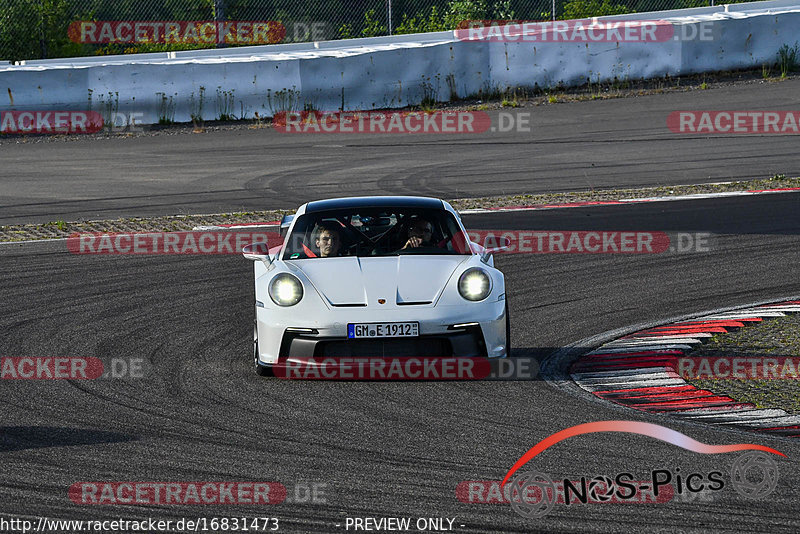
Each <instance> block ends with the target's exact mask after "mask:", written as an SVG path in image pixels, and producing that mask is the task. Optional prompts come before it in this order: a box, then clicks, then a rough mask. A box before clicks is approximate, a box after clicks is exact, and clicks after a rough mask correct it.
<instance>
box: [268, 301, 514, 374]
mask: <svg viewBox="0 0 800 534" xmlns="http://www.w3.org/2000/svg"><path fill="white" fill-rule="evenodd" d="M280 312H283V313H275V310H270V309H268V308H266V309H265V308H260V307H257V308H256V318H257V327H258V339H259V361H260V363H262V364H265V365H269V364H275V363H277V362H278V360H279V359H281V360H283V359H286V358H290V357H314V358H319V357H406V356H408V357H439V356H441V357H462V356H463V357H481V356H482V357H490V358H498V357H504V356H506V315H505V299H501V300H497V301H495V302H483V303H480V304H477V303H476V304H475V305H470V304H467V305H465V306H442V307H440V306H436V307H425V308H422V307H420V308H418V309H416V310H413V311H412V310H408V311H406V310H402V313H401V312H400V311H399V310H396V309H395V310H385V311H381V312H378V311H376V310H374V309H371V310H370V309H366V308H359V309H352V310H349V311H347V312H344V313H343V312H342V311H341V310H339V311H337V312H336V315H335V317H323V318H321V319H320V320H309V319H308V318H306V319H305V320H303V318H301V317H299V316H295V315H294V314H291V313H286V312H284V311H283V310H280ZM404 321H417V322H419V326H420V335H419V337H414V338H380V339H375V338H372V339H348V338H347V324H348V323H360V322H364V323H374V322H404ZM465 324H466V325H468V326H459V327H457V328H453V325H465ZM301 329H307V331H305V332H304V331H298V330H301Z"/></svg>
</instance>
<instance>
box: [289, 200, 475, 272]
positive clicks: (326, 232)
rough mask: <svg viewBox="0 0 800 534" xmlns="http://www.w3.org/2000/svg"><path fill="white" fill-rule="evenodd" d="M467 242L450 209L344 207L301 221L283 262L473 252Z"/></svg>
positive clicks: (301, 217)
mask: <svg viewBox="0 0 800 534" xmlns="http://www.w3.org/2000/svg"><path fill="white" fill-rule="evenodd" d="M467 243H468V241H467V239H466V236H465V235H464V233H463V232H462V230H461V227H460V226H459V224H458V221H457V220H456V218H455V217H454V216H453V214H452V213H450V212H449V211H446V210H432V209H415V208H391V207H389V208H353V209H339V210H330V211H320V212H312V213H307V214H305V215H301V216H300V217H298V218H297V220H296V221H295V223H294V227H293V228H292V232H291V234H290V235H289V236H288V237H287V240H286V246H285V250H284V253H283V259H285V260H296V259H307V258H331V257H343V256H357V257H380V256H399V255H406V254H408V255H412V254H413V255H441V254H447V255H453V254H470V253H471V252H470V249H469V246H467Z"/></svg>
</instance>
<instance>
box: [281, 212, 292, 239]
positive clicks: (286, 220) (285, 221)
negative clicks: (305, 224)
mask: <svg viewBox="0 0 800 534" xmlns="http://www.w3.org/2000/svg"><path fill="white" fill-rule="evenodd" d="M293 220H294V215H284V216H283V218H282V219H281V228H280V234H281V237H286V234H287V233H289V227H290V226H292V221H293Z"/></svg>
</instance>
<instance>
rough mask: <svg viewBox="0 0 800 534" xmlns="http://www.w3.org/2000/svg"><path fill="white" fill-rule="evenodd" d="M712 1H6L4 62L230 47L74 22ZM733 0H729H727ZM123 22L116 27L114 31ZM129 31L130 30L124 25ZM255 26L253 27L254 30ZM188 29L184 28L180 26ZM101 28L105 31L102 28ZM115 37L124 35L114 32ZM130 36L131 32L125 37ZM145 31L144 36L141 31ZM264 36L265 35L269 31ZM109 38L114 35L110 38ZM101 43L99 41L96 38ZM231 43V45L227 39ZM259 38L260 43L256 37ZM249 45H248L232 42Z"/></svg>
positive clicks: (537, 16) (541, 12) (431, 22)
mask: <svg viewBox="0 0 800 534" xmlns="http://www.w3.org/2000/svg"><path fill="white" fill-rule="evenodd" d="M713 2H714V0H0V59H2V60H7V61H18V60H22V59H40V58H57V57H73V56H87V55H102V54H125V53H139V52H157V51H166V50H183V49H192V48H207V47H215V46H227V45H226V44H225V42H222V43H218V42H213V43H209V42H202V40H196V41H195V40H192V39H191V38H190V39H183V40H172V41H169V40H167V39H162V40H158V39H155V38H154V39H151V40H150V41H151V42H142V41H146V40H147V39H146V36H145V37H144V38H142V39H135V40H134V41H133V42H127V41H126V42H122V41H123V40H120V39H117V41H116V42H114V39H113V38H112V39H105V40H102V39H100V41H101V42H87V41H90V39H87V38H86V35H81V34H80V33H79V32H76V31H74V30H71V28H74V27H75V25H74V24H72V26H71V23H74V22H75V21H160V22H166V21H273V22H272V23H271V24H273V26H272V29H274V25H275V24H278V25H279V26H281V28H282V30H281V32H280V33H278V34H276V33H275V32H274V31H271V32H269V40H261V41H257V42H259V43H262V42H271V43H272V42H302V41H317V40H329V39H346V38H352V37H375V36H381V35H390V34H401V33H418V32H426V31H441V30H452V29H455V28H456V26H457V25H458V24H459V23H460V22H462V21H465V20H478V19H480V20H487V19H489V20H511V19H514V20H531V21H533V20H551V19H572V18H585V17H592V16H602V15H614V14H619V13H632V12H645V11H659V10H668V9H682V8H687V7H700V6H708V5H713ZM726 3H730V0H726ZM117 27H118V26H114V27H113V28H114V29H116V28H117ZM123 29H126V28H123ZM249 29H250V30H251V31H252V28H249ZM183 30H185V25H184V26H183V27H182V28H181V31H183ZM98 31H100V30H98ZM112 34H113V35H112V37H119V35H118V34H116V33H114V32H113V31H112ZM126 35H128V34H126ZM143 35H144V34H143ZM265 35H266V33H265ZM106 37H108V36H106ZM95 41H97V40H95ZM226 42H230V41H229V40H227V41H226ZM251 42H256V41H251ZM233 44H234V45H235V44H249V43H245V42H239V43H233Z"/></svg>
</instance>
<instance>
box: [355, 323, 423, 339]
mask: <svg viewBox="0 0 800 534" xmlns="http://www.w3.org/2000/svg"><path fill="white" fill-rule="evenodd" d="M417 336H419V323H349V324H348V325H347V337H348V338H350V339H354V338H362V337H417Z"/></svg>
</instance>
